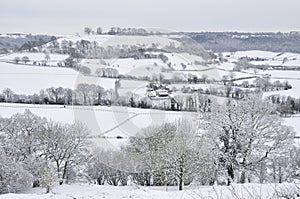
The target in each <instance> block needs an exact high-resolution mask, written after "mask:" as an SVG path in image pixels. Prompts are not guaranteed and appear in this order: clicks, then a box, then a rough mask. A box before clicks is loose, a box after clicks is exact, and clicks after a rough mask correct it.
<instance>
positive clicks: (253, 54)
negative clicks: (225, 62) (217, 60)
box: [223, 50, 300, 67]
mask: <svg viewBox="0 0 300 199" xmlns="http://www.w3.org/2000/svg"><path fill="white" fill-rule="evenodd" d="M223 56H225V57H226V58H228V59H229V60H238V59H239V58H242V57H248V58H253V59H256V58H260V59H264V60H263V61H251V62H250V63H251V64H253V65H269V66H293V67H295V66H296V67H300V54H297V53H289V52H283V53H281V52H269V51H257V50H252V51H238V52H235V53H223Z"/></svg>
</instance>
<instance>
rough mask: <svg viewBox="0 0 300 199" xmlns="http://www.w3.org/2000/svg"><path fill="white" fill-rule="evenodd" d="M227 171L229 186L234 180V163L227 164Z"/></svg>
mask: <svg viewBox="0 0 300 199" xmlns="http://www.w3.org/2000/svg"><path fill="white" fill-rule="evenodd" d="M227 173H228V182H227V185H228V186H229V185H230V184H231V182H232V181H233V180H234V171H233V167H232V164H230V165H228V166H227Z"/></svg>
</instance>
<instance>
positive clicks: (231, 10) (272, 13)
mask: <svg viewBox="0 0 300 199" xmlns="http://www.w3.org/2000/svg"><path fill="white" fill-rule="evenodd" d="M299 8H300V1H299V0H147V1H146V0H105V1H104V0H1V1H0V33H12V32H23V33H48V34H49V33H51V34H74V33H76V32H79V33H82V32H83V28H84V27H85V26H89V27H91V28H93V29H95V28H96V27H98V26H100V27H102V28H103V29H104V30H107V29H108V28H109V27H111V26H120V27H159V28H165V29H170V30H176V31H283V32H286V31H290V30H300V21H299V19H300V11H299Z"/></svg>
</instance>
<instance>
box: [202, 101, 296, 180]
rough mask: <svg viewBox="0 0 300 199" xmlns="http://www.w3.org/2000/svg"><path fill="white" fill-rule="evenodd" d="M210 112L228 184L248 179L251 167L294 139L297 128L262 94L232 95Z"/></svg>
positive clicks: (210, 122)
mask: <svg viewBox="0 0 300 199" xmlns="http://www.w3.org/2000/svg"><path fill="white" fill-rule="evenodd" d="M207 114H209V116H208V117H206V119H207V118H208V120H209V122H207V124H209V126H206V127H207V130H208V131H209V132H210V133H214V134H215V136H216V139H215V145H216V146H217V147H218V150H219V152H220V156H219V160H218V164H219V165H220V166H221V167H222V168H223V169H224V170H225V171H226V173H227V177H228V184H230V183H231V182H232V181H238V182H242V183H244V182H245V180H246V179H247V172H248V171H250V170H255V169H256V168H258V165H259V164H260V163H261V162H262V161H264V160H266V159H267V158H268V157H270V155H272V154H274V153H275V154H276V153H278V152H279V151H281V152H282V151H284V150H286V149H287V148H288V146H290V145H291V143H292V139H293V132H292V131H291V130H290V129H289V128H288V127H287V126H284V125H282V120H281V118H280V117H279V116H278V115H277V114H276V107H274V106H273V105H272V104H271V103H270V102H269V101H264V100H262V99H261V98H260V97H259V96H251V97H247V98H245V99H244V100H241V101H234V100H232V99H229V100H227V101H226V103H225V104H224V105H223V106H221V105H216V104H214V105H213V106H212V109H211V112H210V113H207Z"/></svg>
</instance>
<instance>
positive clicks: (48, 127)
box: [0, 97, 300, 193]
mask: <svg viewBox="0 0 300 199" xmlns="http://www.w3.org/2000/svg"><path fill="white" fill-rule="evenodd" d="M202 101H203V103H202V104H201V107H200V109H199V114H198V116H197V117H195V118H193V119H192V120H191V119H187V118H183V119H181V120H177V121H174V122H170V123H165V124H162V125H161V126H149V127H148V128H145V129H143V130H141V131H140V132H139V133H138V134H137V135H136V136H135V137H131V138H129V140H128V142H127V143H126V144H125V145H124V146H123V147H122V148H121V149H119V150H104V149H97V148H93V147H91V146H92V145H91V144H89V142H88V140H87V135H88V132H89V131H88V129H87V128H86V127H85V126H84V125H82V124H79V123H75V124H62V123H57V122H53V121H49V120H47V119H45V118H41V117H39V116H36V115H34V114H32V113H31V112H30V111H28V110H27V111H25V113H23V114H19V113H18V114H15V115H13V116H11V117H10V118H1V119H0V132H1V133H0V137H1V139H0V153H1V156H0V158H1V161H0V171H1V172H0V178H1V179H3V180H1V181H0V182H1V186H0V187H1V189H0V193H7V192H20V191H23V190H25V189H27V188H28V187H30V186H43V187H45V188H47V191H49V190H50V189H51V187H52V186H53V185H54V184H62V183H68V182H76V180H78V179H80V181H87V182H90V183H95V184H100V185H102V184H105V183H108V184H110V185H115V186H119V185H127V184H128V183H129V182H130V183H135V184H137V185H143V186H172V185H173V186H175V185H177V186H178V188H179V190H182V188H183V186H184V185H189V184H190V183H192V182H193V183H200V184H203V185H211V184H214V183H217V184H223V185H225V184H228V185H229V184H231V183H233V182H235V183H245V182H260V183H268V182H272V183H278V182H279V183H281V182H292V181H294V180H296V179H298V180H299V179H300V175H299V169H300V160H299V157H300V156H299V154H300V151H299V149H297V148H296V147H294V145H293V142H294V140H293V139H294V132H293V131H292V130H291V129H290V128H289V127H287V126H284V125H283V124H282V119H281V118H280V117H279V115H278V114H277V112H276V106H274V105H273V104H271V103H270V102H269V101H267V100H262V99H261V98H260V97H248V98H245V99H243V100H239V101H236V100H232V99H228V100H227V102H226V103H225V104H224V105H220V104H218V103H217V102H216V101H210V100H208V98H206V97H203V100H202ZM99 123H101V121H99Z"/></svg>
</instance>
